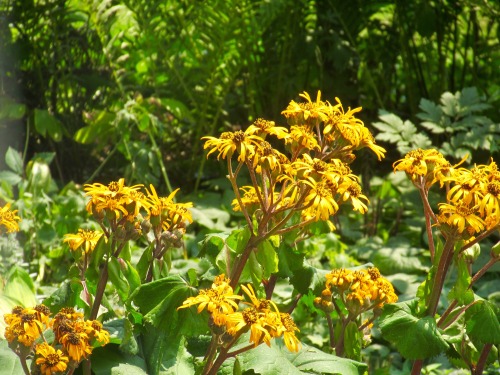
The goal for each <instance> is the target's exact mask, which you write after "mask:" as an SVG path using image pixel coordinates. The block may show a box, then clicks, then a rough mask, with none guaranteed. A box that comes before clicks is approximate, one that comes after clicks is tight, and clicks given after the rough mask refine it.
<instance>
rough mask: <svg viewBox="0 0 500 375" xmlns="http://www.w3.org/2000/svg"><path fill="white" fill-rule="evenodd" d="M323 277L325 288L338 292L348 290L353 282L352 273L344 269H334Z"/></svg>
mask: <svg viewBox="0 0 500 375" xmlns="http://www.w3.org/2000/svg"><path fill="white" fill-rule="evenodd" d="M325 277H326V287H327V288H330V287H335V288H336V289H338V290H340V291H344V290H347V289H348V288H349V286H350V285H351V283H352V281H353V272H352V271H351V270H348V269H345V268H340V269H334V270H332V272H330V273H328V274H327V275H326V276H325Z"/></svg>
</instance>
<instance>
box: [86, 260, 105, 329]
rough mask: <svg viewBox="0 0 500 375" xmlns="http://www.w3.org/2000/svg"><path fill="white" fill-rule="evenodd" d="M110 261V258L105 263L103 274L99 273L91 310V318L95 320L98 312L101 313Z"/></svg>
mask: <svg viewBox="0 0 500 375" xmlns="http://www.w3.org/2000/svg"><path fill="white" fill-rule="evenodd" d="M108 261H109V258H108V259H107V260H106V262H105V263H104V265H103V267H102V270H101V274H100V275H99V282H98V283H97V289H96V292H95V298H94V304H93V305H92V310H91V312H90V320H95V319H96V318H97V314H98V313H99V307H100V306H101V301H102V297H103V295H104V290H105V289H106V284H107V282H108Z"/></svg>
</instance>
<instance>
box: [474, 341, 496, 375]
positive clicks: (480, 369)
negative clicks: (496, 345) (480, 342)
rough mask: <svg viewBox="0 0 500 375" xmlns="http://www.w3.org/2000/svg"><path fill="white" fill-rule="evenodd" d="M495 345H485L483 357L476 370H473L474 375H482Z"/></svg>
mask: <svg viewBox="0 0 500 375" xmlns="http://www.w3.org/2000/svg"><path fill="white" fill-rule="evenodd" d="M492 347H493V344H484V347H483V350H481V355H480V356H479V359H478V361H477V364H476V368H475V369H474V370H472V375H481V374H482V373H483V371H484V366H486V360H487V359H488V355H489V354H490V351H491V348H492Z"/></svg>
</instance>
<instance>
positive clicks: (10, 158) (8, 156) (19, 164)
mask: <svg viewBox="0 0 500 375" xmlns="http://www.w3.org/2000/svg"><path fill="white" fill-rule="evenodd" d="M5 164H7V166H8V167H9V168H10V169H12V171H13V172H14V173H16V174H18V175H20V176H21V175H22V174H23V159H22V158H21V154H20V153H19V152H18V151H16V150H14V149H13V148H12V147H9V148H8V149H7V152H6V153H5Z"/></svg>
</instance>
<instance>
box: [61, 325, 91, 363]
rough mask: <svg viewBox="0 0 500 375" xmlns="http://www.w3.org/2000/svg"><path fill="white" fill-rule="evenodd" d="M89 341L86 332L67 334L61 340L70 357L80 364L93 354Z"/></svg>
mask: <svg viewBox="0 0 500 375" xmlns="http://www.w3.org/2000/svg"><path fill="white" fill-rule="evenodd" d="M88 341H89V337H88V335H87V334H86V333H85V332H76V331H73V332H68V333H65V334H64V335H63V336H62V337H61V339H60V340H59V342H60V343H61V344H62V346H63V348H64V350H65V351H66V352H67V353H68V356H69V357H70V358H71V359H72V360H74V361H76V362H80V361H81V360H82V359H83V358H87V357H88V356H89V355H90V354H91V353H92V347H91V346H90V345H89V342H88Z"/></svg>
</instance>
